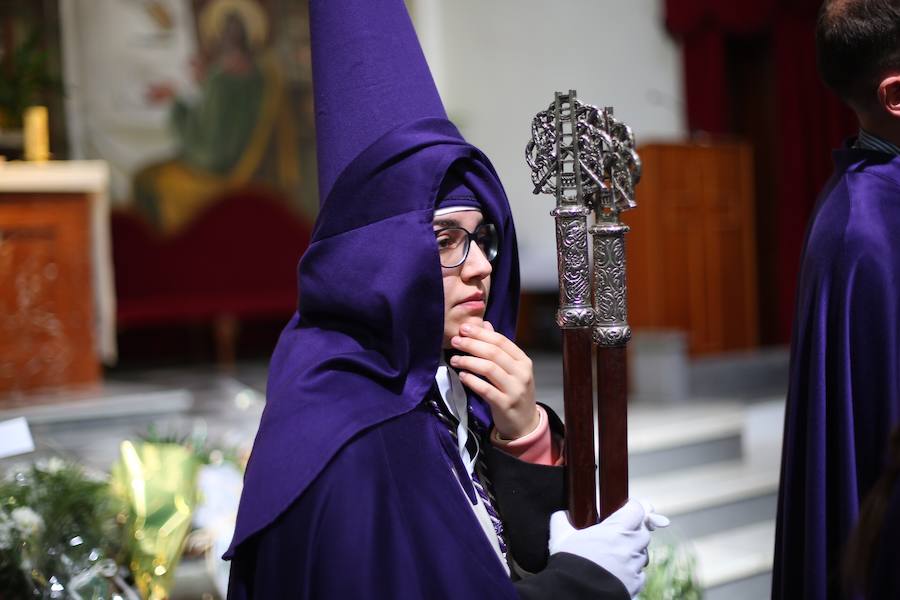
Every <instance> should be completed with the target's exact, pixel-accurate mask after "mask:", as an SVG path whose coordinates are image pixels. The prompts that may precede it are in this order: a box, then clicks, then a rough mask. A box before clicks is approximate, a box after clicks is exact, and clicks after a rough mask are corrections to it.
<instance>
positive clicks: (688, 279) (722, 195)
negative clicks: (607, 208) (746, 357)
mask: <svg viewBox="0 0 900 600" xmlns="http://www.w3.org/2000/svg"><path fill="white" fill-rule="evenodd" d="M639 152H640V154H641V158H642V159H643V162H644V177H643V179H642V181H641V183H640V184H639V185H638V187H637V202H638V208H637V209H636V210H634V211H631V212H629V213H626V215H625V221H626V222H627V223H628V224H629V225H630V226H631V228H632V230H631V233H629V234H628V236H627V252H628V293H629V321H630V323H631V325H632V327H633V328H634V329H636V330H639V329H641V328H667V329H682V330H685V331H687V332H688V335H689V346H690V350H691V352H692V353H694V354H703V353H711V352H722V351H726V350H737V349H744V348H752V347H755V346H756V345H757V343H758V316H757V314H758V306H757V302H758V300H757V290H756V286H757V284H756V245H755V241H754V235H755V230H754V207H753V183H752V162H751V160H752V159H751V153H750V148H749V146H747V145H744V144H738V143H734V144H713V145H703V146H700V145H651V146H645V147H643V148H641V149H640V150H639Z"/></svg>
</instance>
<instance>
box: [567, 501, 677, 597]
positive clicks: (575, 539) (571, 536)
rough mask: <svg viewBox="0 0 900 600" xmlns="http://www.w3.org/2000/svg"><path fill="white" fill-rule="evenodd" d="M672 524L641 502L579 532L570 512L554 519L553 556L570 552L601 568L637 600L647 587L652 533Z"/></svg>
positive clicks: (626, 506) (621, 509) (635, 502)
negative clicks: (619, 582) (649, 547)
mask: <svg viewBox="0 0 900 600" xmlns="http://www.w3.org/2000/svg"><path fill="white" fill-rule="evenodd" d="M668 524H669V520H668V519H667V518H666V517H664V516H662V515H659V514H656V513H655V512H653V507H652V506H650V505H649V504H646V503H643V502H641V501H639V500H629V501H628V502H627V503H626V504H625V506H623V507H622V508H620V509H619V510H617V511H616V512H614V513H613V514H611V515H610V516H609V517H607V519H606V520H605V521H603V522H601V523H598V524H597V525H592V526H591V527H588V528H586V529H581V530H578V529H575V528H574V527H572V525H571V523H569V518H568V516H567V514H566V511H557V512H555V513H553V515H552V516H551V517H550V554H556V553H557V552H568V553H570V554H574V555H576V556H580V557H582V558H586V559H588V560H589V561H591V562H593V563H594V564H597V565H600V566H601V567H603V568H604V569H606V570H607V571H609V572H610V573H612V574H613V575H614V576H616V578H618V579H619V581H621V582H622V583H623V584H624V585H625V589H627V590H628V594H629V595H630V596H631V597H632V598H633V597H634V596H637V594H638V593H639V592H640V591H641V588H643V587H644V577H645V576H644V573H643V569H644V567H645V566H646V565H647V560H648V558H647V545H648V544H649V543H650V531H651V530H653V529H656V528H657V527H665V526H667V525H668Z"/></svg>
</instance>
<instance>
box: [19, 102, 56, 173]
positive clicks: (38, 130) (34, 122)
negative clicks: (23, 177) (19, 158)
mask: <svg viewBox="0 0 900 600" xmlns="http://www.w3.org/2000/svg"><path fill="white" fill-rule="evenodd" d="M23 121H24V128H25V160H32V161H37V162H44V161H47V160H50V129H49V127H48V125H47V107H46V106H29V107H28V108H26V109H25V115H24V118H23Z"/></svg>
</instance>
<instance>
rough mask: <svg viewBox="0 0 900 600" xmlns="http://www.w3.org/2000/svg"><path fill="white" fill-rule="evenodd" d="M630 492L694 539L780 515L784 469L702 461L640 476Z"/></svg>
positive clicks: (738, 462)
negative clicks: (780, 478)
mask: <svg viewBox="0 0 900 600" xmlns="http://www.w3.org/2000/svg"><path fill="white" fill-rule="evenodd" d="M630 494H631V496H632V497H635V498H642V499H646V500H648V501H650V502H652V503H653V505H654V506H655V507H656V509H657V510H658V511H659V512H661V513H662V514H664V515H666V516H668V517H669V518H670V519H671V520H672V529H673V531H674V532H675V533H676V534H677V535H678V536H679V537H681V538H684V539H693V538H698V537H701V536H706V535H711V534H713V533H716V532H718V531H723V530H727V529H733V528H735V527H739V526H744V525H751V524H754V523H758V522H760V521H765V520H769V519H772V518H774V516H775V510H776V501H777V494H778V469H777V468H776V467H774V466H772V465H768V464H755V463H749V462H746V461H727V462H721V463H713V464H708V465H701V466H698V467H692V468H689V469H680V470H677V471H672V472H670V473H663V474H654V475H649V476H645V477H637V478H634V479H632V480H631V482H630Z"/></svg>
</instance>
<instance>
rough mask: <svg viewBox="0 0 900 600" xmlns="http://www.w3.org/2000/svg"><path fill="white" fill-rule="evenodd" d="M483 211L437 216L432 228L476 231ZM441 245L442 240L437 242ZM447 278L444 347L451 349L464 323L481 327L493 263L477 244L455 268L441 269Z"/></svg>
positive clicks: (471, 247) (470, 246)
mask: <svg viewBox="0 0 900 600" xmlns="http://www.w3.org/2000/svg"><path fill="white" fill-rule="evenodd" d="M482 221H483V217H482V215H481V212H480V211H477V210H467V211H459V212H453V213H448V214H443V215H441V216H439V217H435V219H434V221H433V223H432V225H433V226H434V230H435V231H438V230H440V229H443V228H445V227H461V228H462V229H465V230H466V231H468V232H470V233H471V232H474V231H475V229H476V228H477V227H478V226H479V225H481V223H482ZM437 242H438V244H441V242H442V240H441V239H440V238H438V239H437ZM441 272H442V274H443V278H444V348H449V347H450V339H451V338H453V336H455V335H459V328H460V326H461V325H463V324H464V323H470V324H474V325H481V324H482V321H483V319H484V311H485V308H486V307H487V301H488V294H489V293H490V291H491V263H490V261H488V259H487V257H485V255H484V252H483V251H482V250H481V248H479V247H478V244H476V243H474V242H473V243H471V244H470V245H469V254H468V256H467V257H466V260H465V261H464V262H463V263H462V264H461V265H459V266H456V267H450V268H446V267H441Z"/></svg>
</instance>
